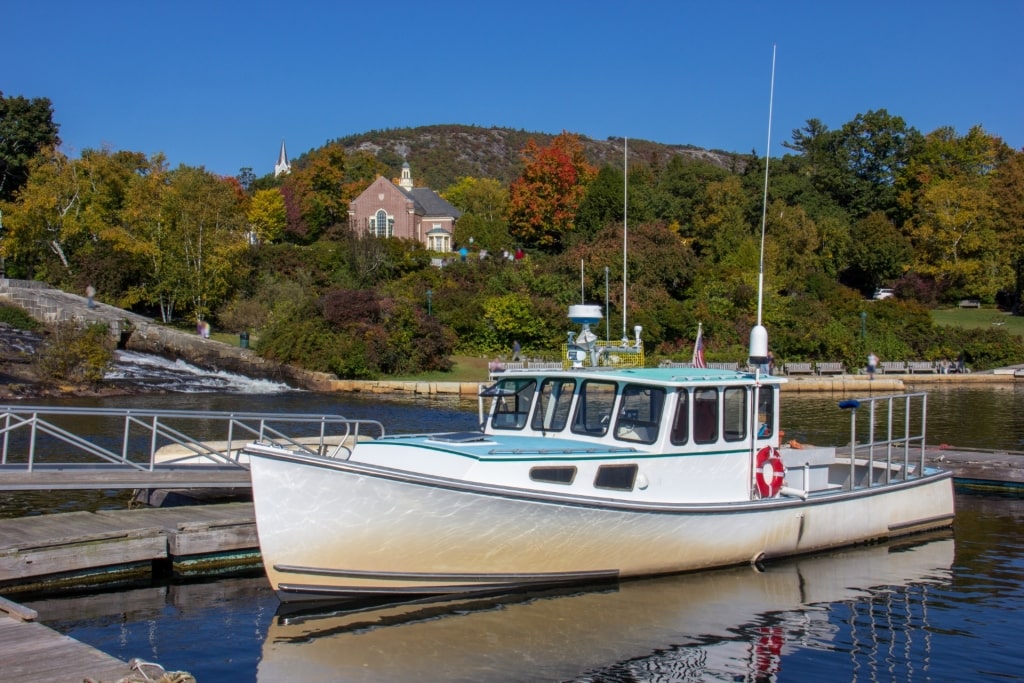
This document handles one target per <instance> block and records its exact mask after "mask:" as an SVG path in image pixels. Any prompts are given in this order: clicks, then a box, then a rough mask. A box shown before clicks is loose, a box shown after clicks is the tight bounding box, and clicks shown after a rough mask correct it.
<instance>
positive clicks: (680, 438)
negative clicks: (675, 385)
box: [671, 390, 690, 446]
mask: <svg viewBox="0 0 1024 683" xmlns="http://www.w3.org/2000/svg"><path fill="white" fill-rule="evenodd" d="M676 396H677V398H676V415H675V417H674V418H673V419H672V437H671V438H672V444H673V445H675V446H682V445H683V444H685V443H686V442H687V441H689V440H690V394H689V392H687V391H684V390H680V391H679V392H678V393H677V394H676Z"/></svg>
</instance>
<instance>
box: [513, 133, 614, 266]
mask: <svg viewBox="0 0 1024 683" xmlns="http://www.w3.org/2000/svg"><path fill="white" fill-rule="evenodd" d="M521 158H522V160H523V166H524V168H523V173H522V175H521V176H519V177H518V178H516V179H515V180H514V181H512V185H511V187H510V188H509V207H508V224H509V232H510V233H511V235H512V236H513V237H514V238H516V239H518V240H520V241H521V242H523V244H525V245H528V246H535V247H539V248H542V249H546V250H549V251H555V250H557V249H558V248H559V247H560V246H561V244H562V237H563V236H564V235H565V234H566V233H568V232H571V231H572V230H573V229H574V227H575V222H576V212H577V211H578V210H579V207H580V203H581V202H582V201H583V198H584V196H585V195H586V193H587V186H588V185H589V184H590V183H591V181H593V180H594V178H595V177H596V176H597V169H596V168H594V167H593V166H591V165H590V164H589V163H587V160H586V158H585V157H584V155H583V144H582V143H581V142H580V138H579V136H578V135H573V134H571V133H567V132H564V131H563V132H562V134H561V135H559V136H557V137H556V138H555V139H554V140H552V141H551V145H550V146H548V147H539V146H538V145H537V143H536V142H534V141H533V140H530V141H529V142H528V143H527V144H526V147H525V148H524V149H523V152H522V155H521Z"/></svg>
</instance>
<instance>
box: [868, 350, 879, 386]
mask: <svg viewBox="0 0 1024 683" xmlns="http://www.w3.org/2000/svg"><path fill="white" fill-rule="evenodd" d="M877 369H878V356H876V355H875V352H874V351H872V352H871V353H869V354H868V379H869V380H874V379H875V370H877Z"/></svg>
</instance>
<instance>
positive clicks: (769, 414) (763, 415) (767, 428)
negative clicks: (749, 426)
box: [757, 387, 775, 439]
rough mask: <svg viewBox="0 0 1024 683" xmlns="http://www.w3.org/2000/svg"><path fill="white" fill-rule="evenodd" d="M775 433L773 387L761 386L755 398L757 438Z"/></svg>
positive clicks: (765, 437) (767, 436)
mask: <svg viewBox="0 0 1024 683" xmlns="http://www.w3.org/2000/svg"><path fill="white" fill-rule="evenodd" d="M774 435H775V389H774V388H773V387H761V390H760V391H759V392H758V398H757V438H759V439H767V438H769V437H771V436H774Z"/></svg>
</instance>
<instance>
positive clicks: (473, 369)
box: [384, 356, 488, 382]
mask: <svg viewBox="0 0 1024 683" xmlns="http://www.w3.org/2000/svg"><path fill="white" fill-rule="evenodd" d="M452 361H453V362H454V363H455V365H454V366H453V367H452V370H451V372H423V373H420V374H418V375H396V376H389V377H386V378H384V379H388V380H397V381H416V382H486V381H487V362H488V359H486V358H478V357H476V356H452Z"/></svg>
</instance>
